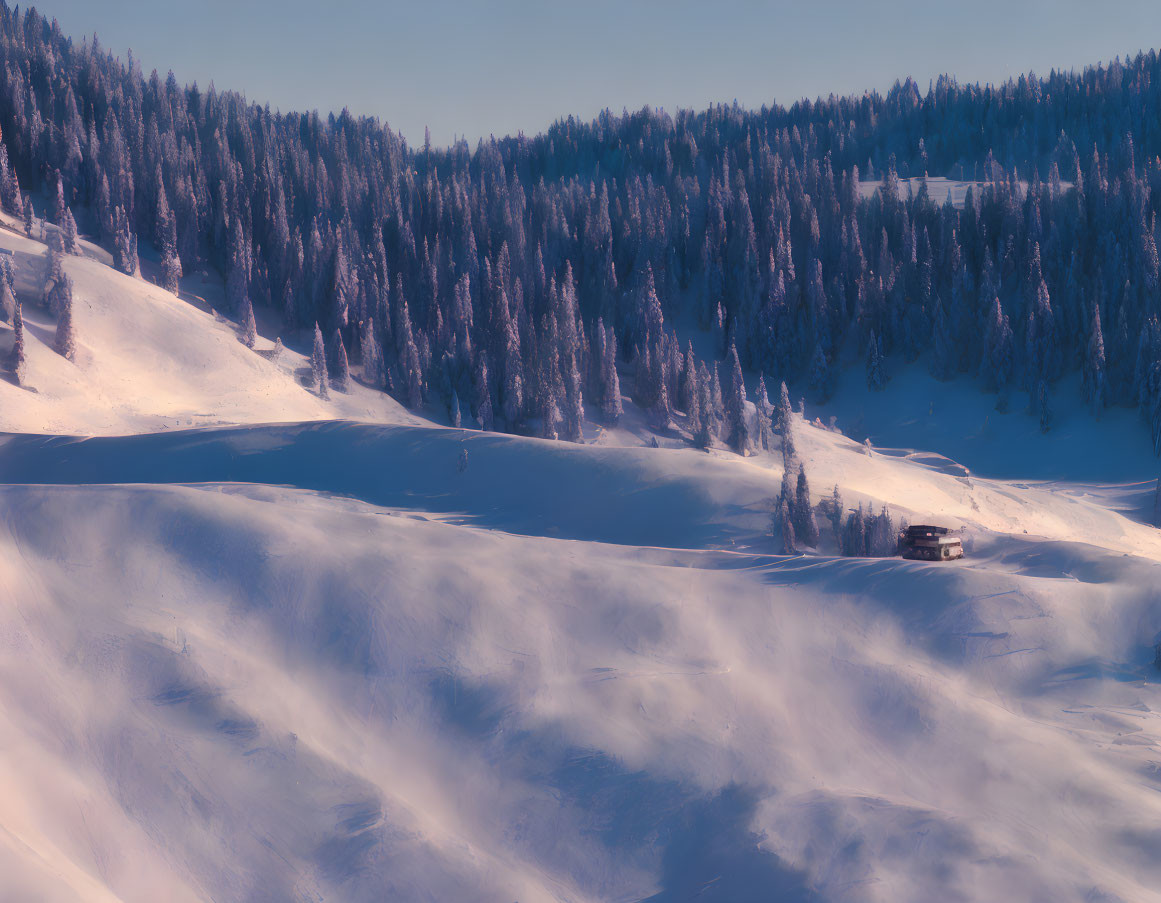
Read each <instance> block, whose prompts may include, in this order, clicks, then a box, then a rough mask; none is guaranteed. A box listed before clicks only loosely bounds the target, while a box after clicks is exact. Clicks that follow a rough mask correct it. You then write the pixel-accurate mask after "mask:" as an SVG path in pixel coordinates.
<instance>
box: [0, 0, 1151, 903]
mask: <svg viewBox="0 0 1161 903" xmlns="http://www.w3.org/2000/svg"><path fill="white" fill-rule="evenodd" d="M524 49H527V48H524ZM0 97H3V98H4V103H0V139H2V140H0V903H71V901H76V900H81V901H98V903H158V901H180V903H285V901H300V903H324V901H325V903H380V901H384V900H388V901H392V903H432V901H435V903H444V901H467V903H476V901H480V903H513V901H515V903H689V901H698V903H771V901H778V903H784V901H786V903H931V901H954V903H959V901H963V903H992V901H1036V903H1041V901H1043V903H1061V901H1084V903H1148V901H1158V900H1161V529H1159V528H1158V526H1156V525H1158V524H1161V484H1159V483H1158V480H1157V476H1158V456H1157V453H1158V451H1159V450H1161V255H1158V251H1157V244H1158V241H1159V240H1161V232H1159V231H1158V229H1157V223H1158V217H1157V214H1158V212H1161V130H1158V129H1156V128H1153V127H1152V126H1151V123H1152V122H1153V120H1154V119H1155V115H1154V114H1155V111H1156V110H1157V109H1158V108H1159V107H1161V57H1159V56H1158V55H1157V54H1156V53H1152V54H1148V55H1145V54H1140V55H1138V56H1137V57H1136V58H1135V59H1126V60H1125V61H1124V63H1122V62H1121V61H1120V60H1117V61H1116V62H1115V63H1114V64H1112V65H1110V66H1108V67H1095V68H1091V69H1086V70H1084V71H1083V72H1082V71H1069V72H1064V71H1060V70H1053V71H1052V73H1051V75H1050V76H1049V78H1048V79H1037V78H1036V77H1035V76H1034V75H1029V76H1027V77H1025V76H1021V77H1020V78H1019V79H1018V81H1017V80H1012V81H1009V82H1007V83H1005V84H1001V85H994V86H993V85H988V86H986V87H981V86H980V85H961V84H959V83H958V82H956V81H954V80H952V79H939V80H938V81H935V82H933V83H932V87H931V89H930V90H929V91H928V92H927V94H926V95H922V94H921V93H920V91H919V88H918V86H917V85H916V84H915V83H914V82H913V81H912V80H911V79H907V80H906V81H905V82H899V83H896V85H895V86H894V88H892V89H891V91H889V92H888V93H887V94H886V95H879V94H877V93H874V92H868V93H865V94H863V95H861V96H859V95H856V96H852V97H848V98H840V97H837V96H831V97H829V98H827V99H819V100H818V101H816V102H810V101H804V102H802V103H799V104H795V105H794V106H793V107H790V108H785V107H780V106H778V105H776V104H775V105H771V106H764V107H763V108H762V109H761V110H753V111H747V110H744V109H742V108H741V107H740V106H739V105H738V104H737V103H736V102H735V103H734V104H733V105H731V106H724V105H720V104H710V105H709V106H708V107H707V108H705V109H701V110H696V111H695V110H677V111H676V112H675V113H670V112H666V111H665V110H661V109H652V108H648V107H646V108H644V109H642V110H640V111H637V112H629V111H627V110H626V111H624V112H623V113H621V114H613V113H612V112H610V110H609V109H606V110H605V111H604V112H603V113H602V114H601V115H600V116H599V117H598V118H597V119H595V120H593V121H592V122H587V123H586V122H583V121H580V120H578V119H576V118H575V117H572V116H570V117H568V118H567V119H566V120H564V119H562V120H560V121H558V122H556V123H555V124H553V125H552V126H551V127H549V129H547V130H546V131H545V133H544V134H541V135H535V136H525V135H520V136H517V137H514V138H500V139H496V138H491V139H489V140H488V141H480V142H478V144H477V145H476V146H475V147H474V148H472V147H469V145H468V143H467V142H466V141H458V142H457V143H456V144H455V145H454V146H453V147H450V148H438V147H432V146H431V145H430V142H425V143H424V145H423V147H422V149H420V147H418V146H416V147H412V146H410V145H409V144H408V143H407V142H406V141H404V140H403V138H402V136H401V135H399V134H398V133H396V132H393V131H392V130H391V129H390V128H389V127H388V126H387V125H386V124H384V123H383V122H381V121H379V120H378V119H371V118H367V117H359V116H353V115H351V113H350V112H349V111H348V110H346V109H344V110H343V112H342V113H341V114H339V115H329V116H328V115H325V113H324V114H323V115H319V114H317V113H313V114H305V115H304V114H300V113H295V112H293V111H279V110H272V109H271V107H270V106H262V105H259V104H257V103H252V102H250V101H249V100H248V99H247V98H246V97H245V96H243V95H241V94H238V93H235V92H231V91H219V90H217V89H216V88H215V87H213V85H212V83H210V84H209V87H208V88H206V89H205V90H203V89H200V88H198V87H197V86H196V85H188V86H184V87H183V86H181V85H179V84H178V82H177V79H176V77H175V76H174V75H173V74H172V73H170V75H169V77H168V78H166V79H164V80H163V79H162V78H161V77H160V76H159V75H158V73H156V72H154V73H152V74H151V75H150V76H149V78H148V79H147V78H146V77H145V75H144V73H143V72H142V69H141V66H140V63H139V61H136V60H133V59H130V60H129V61H128V62H127V63H122V62H121V61H120V60H119V59H117V58H116V57H115V56H114V55H112V54H110V53H109V52H108V51H107V50H105V49H104V48H103V47H102V45H100V44H99V42H98V41H97V40H96V38H95V37H94V38H93V39H92V41H88V40H76V39H74V37H72V36H70V35H68V34H67V33H66V32H65V31H64V30H63V29H62V26H60V25H59V24H58V23H57V22H56V21H55V20H53V21H51V22H50V21H48V20H46V19H44V18H43V17H42V16H41V15H40V14H39V13H37V12H36V11H35V10H31V9H27V10H21V9H10V8H9V7H8V6H7V4H6V3H4V2H3V0H0ZM1134 132H1135V137H1134ZM860 172H862V173H863V175H862V176H860ZM925 172H931V173H939V172H942V173H947V174H949V175H951V174H954V173H956V172H958V173H960V174H961V175H966V174H974V175H975V176H977V177H978V178H980V179H981V181H977V182H971V183H969V182H966V181H957V180H955V179H953V178H942V177H939V176H937V175H933V176H932V177H931V178H927V179H924V180H919V179H914V178H900V173H902V174H903V175H904V176H906V175H909V174H911V173H925ZM871 173H875V174H876V176H871V175H870V174H871ZM876 177H877V178H880V179H881V181H874V180H873V179H874V178H876ZM868 179H871V180H868ZM969 191H970V203H968V202H967V201H968V195H969ZM41 215H43V216H46V217H47V219H48V220H50V221H51V222H52V223H53V224H55V225H52V226H48V227H47V230H48V232H47V235H48V239H49V241H50V243H51V245H52V249H51V253H50V250H49V246H48V245H46V243H45V241H44V238H45V234H46V233H45V228H46V226H45V224H44V222H43V221H42V220H41V219H40V218H39V217H40V216H41ZM81 233H83V235H82V234H81ZM90 239H91V240H90ZM58 246H59V247H58ZM171 289H172V291H171ZM18 312H19V313H20V316H18V315H17V314H18ZM223 312H225V313H223ZM284 344H285V347H283V345H284ZM249 346H253V347H249ZM348 355H349V357H348ZM328 373H329V374H331V376H332V377H333V378H330V377H328ZM348 377H351V379H350V381H349V385H347V383H348ZM328 387H330V388H329V395H328ZM792 399H794V400H797V401H798V403H794V401H792ZM461 426H462V427H464V428H460V427H461ZM477 427H479V428H477ZM904 523H907V524H910V525H913V526H917V525H924V524H926V525H937V526H941V527H947V528H950V529H951V530H952V531H954V532H955V534H956V539H951V540H943V541H945V542H948V541H950V542H952V543H953V545H954V546H955V548H956V550H957V552H958V551H959V545H958V543H959V542H962V546H963V550H964V551H965V552H966V556H965V557H963V558H961V559H956V560H954V561H942V562H925V561H912V560H904V559H903V558H902V557H899V556H898V555H897V554H896V553H897V551H898V544H899V541H900V537H901V536H902V537H906V536H907V535H908V534H906V533H901V527H902V525H903V524H904ZM917 532H923V531H917Z"/></svg>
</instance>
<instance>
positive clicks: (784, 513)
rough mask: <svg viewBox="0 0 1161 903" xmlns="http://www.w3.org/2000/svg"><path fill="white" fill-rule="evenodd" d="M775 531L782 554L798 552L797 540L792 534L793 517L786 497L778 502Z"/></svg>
mask: <svg viewBox="0 0 1161 903" xmlns="http://www.w3.org/2000/svg"><path fill="white" fill-rule="evenodd" d="M776 531H777V534H778V539H779V542H780V544H781V549H782V554H783V555H794V554H795V553H797V552H798V540H797V537H796V536H795V534H794V519H793V517H792V516H791V513H790V505H789V504H788V503H787V501H786V499H782V500H781V501H780V502H779V503H778V515H777V524H776Z"/></svg>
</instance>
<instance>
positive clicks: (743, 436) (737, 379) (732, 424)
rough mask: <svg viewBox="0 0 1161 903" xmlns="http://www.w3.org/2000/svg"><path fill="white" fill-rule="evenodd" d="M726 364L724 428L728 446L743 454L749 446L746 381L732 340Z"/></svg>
mask: <svg viewBox="0 0 1161 903" xmlns="http://www.w3.org/2000/svg"><path fill="white" fill-rule="evenodd" d="M726 366H727V367H729V370H730V373H729V380H730V381H729V386H728V387H727V389H726V399H725V406H726V429H727V431H728V435H729V443H730V447H731V448H732V449H733V450H734V451H735V452H737V453H738V454H739V455H743V456H744V455H745V454H746V452H747V450H748V449H749V447H750V429H749V427H748V426H747V424H746V383H745V380H744V379H743V378H742V365H741V363H740V362H739V360H738V349H737V347H736V346H735V345H734V343H732V342H731V343H730V350H729V353H728V355H727V356H726Z"/></svg>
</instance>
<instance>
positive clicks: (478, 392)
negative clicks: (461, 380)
mask: <svg viewBox="0 0 1161 903" xmlns="http://www.w3.org/2000/svg"><path fill="white" fill-rule="evenodd" d="M472 408H473V409H474V412H475V417H476V422H477V423H479V424H480V429H482V430H488V431H491V430H492V428H493V422H492V421H493V419H494V416H493V413H492V390H491V388H490V387H489V385H488V358H487V355H486V354H485V353H484V352H483V351H481V352H480V353H479V355H478V356H477V358H476V372H475V375H474V377H473V379H472ZM554 438H555V437H554Z"/></svg>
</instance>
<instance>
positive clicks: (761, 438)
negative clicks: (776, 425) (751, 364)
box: [754, 376, 773, 451]
mask: <svg viewBox="0 0 1161 903" xmlns="http://www.w3.org/2000/svg"><path fill="white" fill-rule="evenodd" d="M754 407H755V409H756V410H757V417H758V447H759V448H761V449H762V451H769V450H770V445H771V439H772V435H771V432H770V417H771V415H772V414H773V409H772V408H771V407H770V397H769V396H768V395H767V394H766V377H765V376H759V377H758V399H757V401H756V402H755V403H754Z"/></svg>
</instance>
